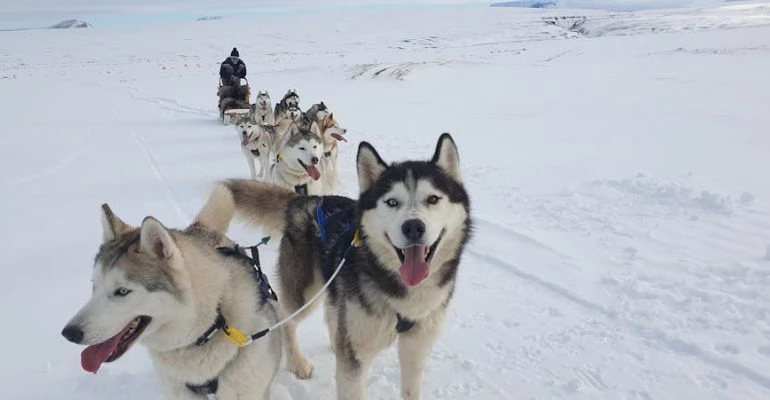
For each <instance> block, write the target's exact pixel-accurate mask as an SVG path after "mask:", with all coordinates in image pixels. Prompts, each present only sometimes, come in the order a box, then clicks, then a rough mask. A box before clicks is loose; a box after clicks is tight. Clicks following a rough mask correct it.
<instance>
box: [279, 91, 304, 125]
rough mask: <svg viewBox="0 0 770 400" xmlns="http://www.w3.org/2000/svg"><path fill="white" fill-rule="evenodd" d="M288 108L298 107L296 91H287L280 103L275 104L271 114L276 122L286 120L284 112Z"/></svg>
mask: <svg viewBox="0 0 770 400" xmlns="http://www.w3.org/2000/svg"><path fill="white" fill-rule="evenodd" d="M289 107H299V95H298V94H297V89H291V90H289V91H287V92H286V94H284V95H283V98H281V101H279V102H278V103H276V104H275V111H273V112H274V114H275V115H274V117H275V121H276V122H278V121H280V120H282V119H284V118H286V112H287V111H288V110H289Z"/></svg>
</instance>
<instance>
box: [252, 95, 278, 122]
mask: <svg viewBox="0 0 770 400" xmlns="http://www.w3.org/2000/svg"><path fill="white" fill-rule="evenodd" d="M252 115H253V117H254V120H255V121H256V122H257V123H258V124H260V125H268V126H272V125H275V114H274V113H273V104H272V103H271V100H270V94H269V93H268V92H267V91H264V92H263V91H261V90H260V91H259V92H258V93H257V101H256V103H254V104H253V105H252Z"/></svg>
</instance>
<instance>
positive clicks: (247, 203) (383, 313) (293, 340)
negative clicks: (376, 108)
mask: <svg viewBox="0 0 770 400" xmlns="http://www.w3.org/2000/svg"><path fill="white" fill-rule="evenodd" d="M357 169H358V180H359V188H360V196H359V199H358V200H357V201H356V200H353V199H349V198H346V197H340V196H323V197H317V196H298V195H296V194H294V193H292V192H291V190H287V189H284V188H280V187H277V186H275V185H270V184H266V183H264V182H259V181H248V180H229V181H226V182H223V183H221V184H220V185H219V186H217V187H216V189H215V190H214V191H213V192H212V195H211V196H210V197H209V200H208V206H207V207H209V208H212V209H217V210H222V213H223V214H226V213H227V214H233V215H236V216H237V217H238V218H240V219H243V220H245V221H248V222H250V223H251V224H252V225H253V226H255V227H260V226H261V227H263V228H264V229H267V230H273V229H278V230H280V231H281V232H282V239H281V243H280V248H279V257H278V266H277V271H278V278H279V288H280V290H279V291H278V297H279V299H280V302H281V305H282V309H283V310H284V311H285V312H287V313H292V312H294V311H295V310H298V309H299V308H300V307H301V306H302V305H304V304H305V303H306V302H307V301H308V299H310V298H311V297H312V296H313V295H315V293H316V292H317V291H318V290H319V289H320V288H321V287H322V286H323V284H324V282H325V281H327V280H328V279H329V278H330V277H331V276H332V275H333V272H334V271H335V269H336V268H337V266H338V265H339V264H340V262H341V260H342V259H343V258H344V260H345V261H344V263H343V264H342V267H341V270H340V272H339V275H337V276H336V278H335V279H334V280H333V281H332V283H331V284H330V286H329V288H328V290H327V292H326V300H325V317H326V322H327V326H328V328H329V336H330V339H331V342H332V347H333V349H334V352H335V356H336V357H335V358H336V361H337V362H336V364H337V371H336V386H337V398H338V399H355V400H360V399H364V398H365V382H366V376H367V371H368V370H369V367H370V365H371V363H372V361H373V360H374V359H375V357H376V356H377V355H378V354H379V353H380V352H381V351H382V350H384V349H386V348H388V347H389V346H391V345H392V344H393V343H394V342H395V341H396V339H397V338H398V355H399V363H400V369H401V395H402V397H403V398H404V399H419V398H420V383H421V380H422V378H421V376H422V371H423V368H424V366H425V364H426V362H427V361H428V356H429V355H430V353H431V349H432V347H433V344H434V343H435V342H436V340H437V339H438V337H439V336H440V332H441V330H442V326H443V324H444V319H445V316H446V313H447V309H448V308H449V305H450V303H451V299H452V294H453V292H454V288H455V282H456V279H457V273H458V265H459V263H460V258H461V256H462V254H463V249H464V247H465V245H466V243H467V241H468V240H469V238H470V236H471V231H472V223H471V214H470V201H469V198H468V194H467V192H466V190H465V188H464V186H463V183H462V177H461V173H460V163H459V155H458V152H457V148H456V146H455V144H454V142H453V140H452V138H451V136H450V135H449V134H443V135H441V137H440V138H439V140H438V144H437V146H436V149H435V152H434V154H433V158H432V159H430V160H428V161H404V162H396V163H393V164H390V165H388V164H386V163H385V162H384V161H383V159H382V158H380V156H379V154H378V153H377V151H376V150H375V149H374V147H372V145H371V144H369V143H367V142H362V143H361V144H360V145H359V147H358V154H357ZM225 210H226V211H225ZM312 305H313V306H315V305H317V304H315V303H313V304H312ZM313 308H314V307H308V308H307V309H305V310H304V311H302V312H301V313H300V314H299V316H298V318H297V319H296V320H294V322H292V323H289V324H287V325H285V330H284V333H285V336H284V344H285V346H286V347H285V352H286V356H287V367H288V369H289V370H290V371H292V372H293V373H294V374H296V376H297V377H298V378H300V379H307V378H309V377H310V376H311V375H312V366H311V364H310V363H309V362H308V361H307V359H306V358H305V356H304V355H303V353H302V351H301V350H300V348H299V344H298V342H297V325H296V324H295V323H298V320H301V319H304V318H305V317H307V316H308V314H309V313H310V312H312V309H313Z"/></svg>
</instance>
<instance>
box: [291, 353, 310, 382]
mask: <svg viewBox="0 0 770 400" xmlns="http://www.w3.org/2000/svg"><path fill="white" fill-rule="evenodd" d="M293 364H294V365H292V366H291V367H290V368H289V371H291V373H293V374H294V375H295V376H296V377H297V379H303V380H304V379H310V377H312V376H313V365H312V364H310V362H308V361H307V360H306V359H304V358H301V359H297V360H294V363H293Z"/></svg>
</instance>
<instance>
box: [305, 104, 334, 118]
mask: <svg viewBox="0 0 770 400" xmlns="http://www.w3.org/2000/svg"><path fill="white" fill-rule="evenodd" d="M329 114H331V110H329V108H328V107H326V104H324V102H323V101H322V102H320V103H316V104H313V105H312V106H310V108H308V109H307V111H305V115H307V118H308V119H309V120H310V122H320V121H321V120H323V119H324V118H326V117H327V116H329Z"/></svg>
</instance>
